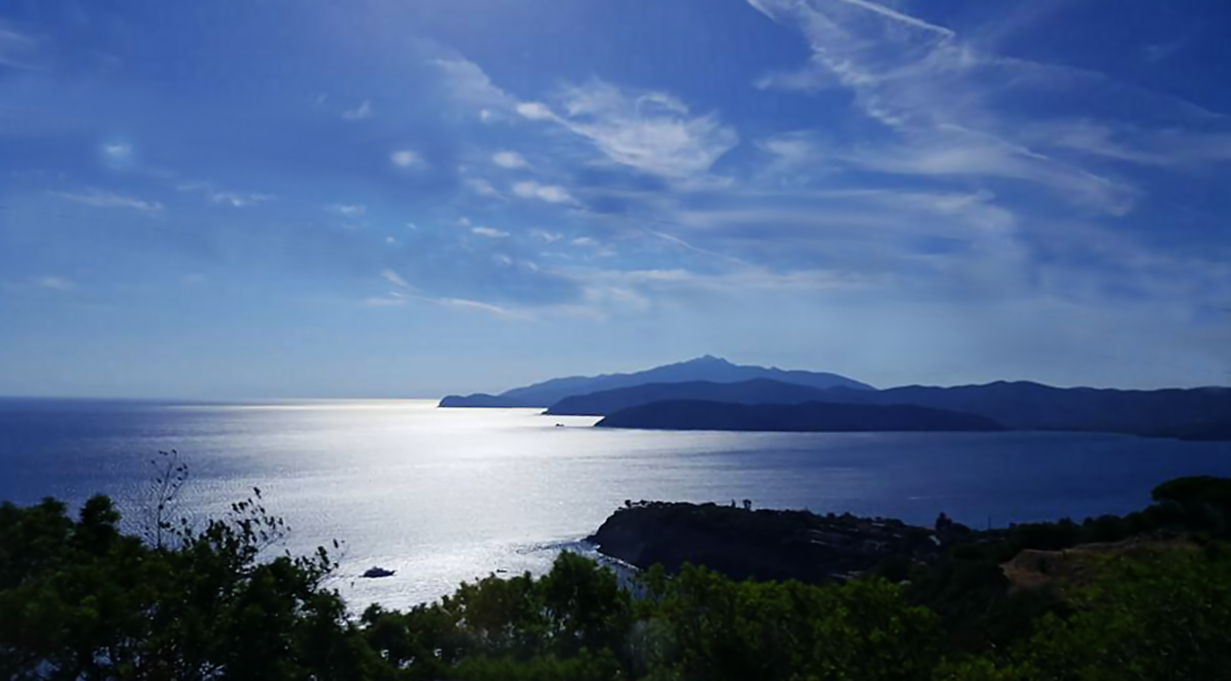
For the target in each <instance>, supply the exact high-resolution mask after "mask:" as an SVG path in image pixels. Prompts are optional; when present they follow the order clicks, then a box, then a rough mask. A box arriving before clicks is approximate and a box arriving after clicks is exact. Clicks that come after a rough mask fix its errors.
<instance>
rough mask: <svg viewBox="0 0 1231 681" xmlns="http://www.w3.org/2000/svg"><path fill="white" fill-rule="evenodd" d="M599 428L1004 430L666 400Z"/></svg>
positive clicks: (942, 414)
mask: <svg viewBox="0 0 1231 681" xmlns="http://www.w3.org/2000/svg"><path fill="white" fill-rule="evenodd" d="M597 426H598V427H602V428H643V429H649V430H736V431H784V432H808V433H820V432H835V433H836V432H870V431H882V432H887V431H927V432H941V431H998V430H1005V427H1004V426H1002V425H1001V424H999V423H996V422H995V421H993V420H991V419H988V418H985V417H982V416H975V415H973V414H961V413H957V412H951V411H943V410H940V409H929V408H927V407H919V406H915V405H870V404H838V403H832V402H805V403H803V404H729V403H724V402H705V401H700V400H671V401H665V402H652V403H650V404H643V405H640V406H636V407H630V408H628V409H624V410H621V411H617V412H615V413H614V414H610V415H608V416H607V417H605V418H604V419H603V420H601V421H599V422H598V424H597Z"/></svg>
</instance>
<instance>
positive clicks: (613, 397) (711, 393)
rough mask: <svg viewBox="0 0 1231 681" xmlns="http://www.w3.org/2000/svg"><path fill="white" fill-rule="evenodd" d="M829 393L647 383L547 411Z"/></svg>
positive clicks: (785, 400) (758, 382) (574, 412)
mask: <svg viewBox="0 0 1231 681" xmlns="http://www.w3.org/2000/svg"><path fill="white" fill-rule="evenodd" d="M827 394H828V393H827V392H826V391H824V390H821V389H819V388H810V387H808V386H806V385H798V384H795V383H783V382H782V381H773V380H770V379H768V378H756V379H753V380H751V381H741V382H740V383H714V382H712V381H689V382H687V383H647V384H645V385H635V386H632V387H628V388H616V389H614V390H600V391H599V392H596V393H590V394H588V395H574V396H572V397H566V398H564V399H562V400H560V401H559V402H557V403H555V404H553V405H551V408H550V409H548V410H547V413H548V414H552V415H557V416H567V415H571V416H605V415H607V414H612V413H615V412H617V411H620V410H621V409H628V408H630V407H637V406H641V405H643V404H650V403H651V402H663V401H666V400H703V401H707V402H727V403H732V404H799V403H801V402H816V401H830V400H827V397H826V396H827Z"/></svg>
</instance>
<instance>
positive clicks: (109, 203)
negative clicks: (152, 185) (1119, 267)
mask: <svg viewBox="0 0 1231 681" xmlns="http://www.w3.org/2000/svg"><path fill="white" fill-rule="evenodd" d="M51 194H52V195H53V196H58V197H60V198H62V199H65V200H68V201H73V202H74V203H81V204H85V205H87V206H98V207H100V208H131V209H133V210H139V211H142V212H146V213H153V212H157V211H160V210H162V204H161V203H159V202H157V201H145V200H143V199H137V198H133V197H131V196H124V195H122V194H116V193H114V192H109V191H103V190H101V189H94V188H89V189H86V190H85V191H81V192H51Z"/></svg>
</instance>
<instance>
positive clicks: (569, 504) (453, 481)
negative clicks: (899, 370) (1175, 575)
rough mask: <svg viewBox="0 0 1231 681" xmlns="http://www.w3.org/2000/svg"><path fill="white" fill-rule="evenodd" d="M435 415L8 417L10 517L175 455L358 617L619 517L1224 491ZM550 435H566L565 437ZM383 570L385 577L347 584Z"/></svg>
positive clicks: (1014, 504)
mask: <svg viewBox="0 0 1231 681" xmlns="http://www.w3.org/2000/svg"><path fill="white" fill-rule="evenodd" d="M433 407H434V403H432V402H427V401H388V400H382V401H329V402H296V403H279V404H246V405H182V404H181V405H175V404H156V403H140V402H103V401H80V400H74V401H65V400H0V499H8V500H13V501H16V502H18V503H22V504H26V503H32V502H35V501H37V500H38V499H40V498H41V497H44V496H56V497H60V498H62V499H65V500H67V501H69V502H71V503H74V504H77V503H80V502H81V501H82V500H84V499H85V498H87V497H88V496H90V495H91V494H94V493H99V492H101V493H106V494H109V495H111V496H113V497H114V498H115V499H117V501H118V502H119V504H120V506H121V509H122V510H123V511H124V512H125V513H126V515H127V516H128V517H129V518H132V519H135V518H138V517H140V515H141V514H140V511H139V509H140V507H141V503H142V499H143V498H144V496H145V493H146V492H147V491H148V489H149V484H150V480H151V478H152V468H151V467H150V464H149V460H150V458H151V457H153V456H155V455H156V453H157V452H158V451H159V450H165V449H172V448H175V449H178V450H179V451H180V452H181V453H182V455H183V456H184V457H185V458H186V460H187V461H188V463H189V465H190V467H191V480H190V482H189V484H188V486H187V487H186V489H185V491H184V496H183V502H184V508H185V510H186V511H187V512H189V513H192V514H195V515H197V516H198V517H201V516H205V515H208V514H220V513H222V512H223V511H224V510H225V509H226V508H227V507H228V506H229V505H230V503H231V502H233V501H238V500H241V499H243V498H245V496H246V495H247V494H249V491H250V490H251V488H252V487H254V486H259V487H260V488H261V489H262V491H263V493H264V496H265V499H266V502H267V504H266V505H267V506H268V507H269V509H270V510H271V511H272V512H274V513H275V514H278V515H281V516H282V517H284V518H285V519H286V520H287V522H288V523H289V524H290V525H291V526H292V528H293V532H292V534H291V537H290V539H289V540H288V544H289V546H288V548H290V549H291V550H293V551H307V550H311V549H312V548H313V547H315V546H317V545H319V544H325V543H328V542H330V541H331V540H333V539H339V540H342V541H343V542H344V543H345V550H344V553H343V555H342V566H341V570H340V575H339V577H338V579H337V581H336V586H337V587H338V588H339V589H341V590H342V592H343V593H344V594H345V595H346V596H347V598H348V599H349V600H350V601H351V603H352V605H354V606H355V607H357V608H358V607H362V606H363V605H365V604H366V603H369V602H374V601H378V602H381V603H384V604H387V605H389V606H393V607H405V606H407V605H409V604H413V603H419V602H423V601H428V600H432V599H435V598H438V597H440V596H441V595H443V594H446V593H450V592H451V591H452V590H453V588H454V587H455V586H456V585H457V584H458V583H459V582H460V581H462V580H467V579H473V578H475V577H478V576H482V575H486V574H488V573H491V572H496V571H500V570H504V571H509V572H512V573H516V572H520V571H522V570H531V571H535V572H537V571H540V570H542V569H544V568H545V567H546V566H548V565H549V564H550V562H551V560H552V559H553V558H554V556H555V554H556V553H557V552H558V551H559V550H561V549H562V548H575V547H577V546H578V540H579V539H581V538H582V537H584V536H586V535H587V534H589V533H591V532H593V531H594V530H595V529H596V528H597V527H598V526H599V524H601V523H602V521H603V519H604V518H606V517H607V515H608V514H610V512H611V511H612V510H613V509H615V508H616V507H617V506H619V505H620V504H622V503H623V501H624V500H625V499H633V500H637V499H662V500H685V501H717V502H721V503H729V502H730V500H732V499H745V498H747V499H751V500H752V501H753V502H754V504H755V505H756V506H758V507H775V508H810V509H812V510H814V511H837V512H841V511H852V512H854V513H857V514H866V515H884V516H892V517H898V518H902V519H904V520H907V521H909V522H915V523H923V524H926V523H930V522H931V521H932V520H933V519H934V518H935V517H936V515H937V513H939V512H940V511H945V512H947V513H948V514H949V515H951V516H954V517H956V518H957V519H959V520H961V521H963V522H966V523H968V524H971V525H976V526H980V527H982V526H986V525H987V524H988V522H989V521H990V522H991V523H993V524H995V525H1004V524H1007V523H1009V522H1014V521H1026V520H1044V519H1055V518H1058V517H1062V516H1072V517H1075V518H1081V517H1085V516H1089V515H1098V514H1102V513H1123V512H1127V511H1130V510H1133V509H1136V508H1139V507H1141V506H1143V505H1145V504H1146V503H1147V502H1148V501H1149V491H1150V488H1151V487H1152V486H1153V485H1155V484H1157V483H1159V482H1162V481H1164V480H1167V479H1169V478H1172V477H1175V476H1179V475H1187V474H1195V473H1209V474H1220V475H1231V444H1226V443H1180V442H1174V441H1169V440H1146V439H1139V438H1133V437H1122V436H1109V435H1069V434H1056V433H1007V434H1006V433H998V434H965V433H963V434H899V433H881V434H864V433H860V434H777V433H683V432H681V433H672V432H651V431H614V430H605V429H594V428H588V427H587V426H590V425H592V424H593V423H594V421H595V419H592V418H577V417H550V416H540V415H538V414H537V413H536V412H535V411H533V410H524V409H500V410H484V409H475V410H467V409H463V410H442V409H435V408H433ZM556 423H563V424H565V425H566V426H568V427H565V428H557V427H555V424H556ZM372 565H381V566H383V567H387V568H390V569H396V570H397V574H396V575H395V576H394V577H391V578H387V579H379V580H363V579H356V576H357V575H358V574H359V573H361V572H362V571H363V570H365V569H366V568H368V567H370V566H372Z"/></svg>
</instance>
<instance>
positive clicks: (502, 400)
mask: <svg viewBox="0 0 1231 681" xmlns="http://www.w3.org/2000/svg"><path fill="white" fill-rule="evenodd" d="M753 379H769V380H774V381H779V382H782V383H789V384H792V385H803V386H808V387H811V388H838V387H841V388H847V389H850V390H853V391H872V390H875V389H874V388H873V387H872V386H870V385H868V384H866V383H860V382H859V381H856V380H853V379H850V378H847V377H845V376H839V375H838V374H831V373H825V372H813V371H799V370H794V371H787V370H784V369H778V368H774V367H771V368H765V367H758V366H741V365H738V364H732V363H731V362H728V361H727V360H725V359H721V358H718V357H712V356H710V355H706V356H704V357H698V358H696V359H692V360H689V361H687V362H679V363H677V364H668V365H666V366H660V367H655V368H653V369H647V370H646V371H638V372H634V373H630V374H604V375H602V376H570V377H568V378H554V379H552V380H550V381H544V382H542V383H535V384H534V385H528V386H526V387H524V388H514V389H512V390H507V391H505V392H502V393H500V394H499V395H489V394H486V393H476V394H473V395H464V396H463V395H449V396H448V397H445V398H444V399H443V400H441V401H440V406H442V407H542V408H547V407H550V406H552V405H553V404H555V403H557V402H559V401H560V400H562V399H564V398H566V397H572V396H574V395H587V394H589V393H594V392H599V391H601V390H614V389H617V388H629V387H633V386H639V385H644V384H647V383H685V382H691V381H708V382H711V383H738V382H742V381H749V380H753Z"/></svg>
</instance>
